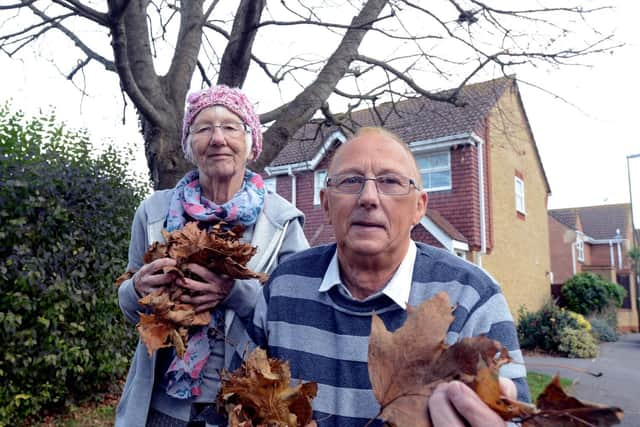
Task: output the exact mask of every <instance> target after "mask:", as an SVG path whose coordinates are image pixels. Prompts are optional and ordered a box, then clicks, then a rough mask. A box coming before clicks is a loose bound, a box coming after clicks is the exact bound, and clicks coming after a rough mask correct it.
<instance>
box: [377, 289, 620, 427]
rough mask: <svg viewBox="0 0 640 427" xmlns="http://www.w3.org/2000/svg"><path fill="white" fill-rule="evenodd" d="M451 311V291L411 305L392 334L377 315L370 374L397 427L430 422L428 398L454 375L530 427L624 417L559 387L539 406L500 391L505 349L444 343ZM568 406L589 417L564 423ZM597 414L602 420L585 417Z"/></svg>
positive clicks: (483, 343) (383, 414) (485, 342)
mask: <svg viewBox="0 0 640 427" xmlns="http://www.w3.org/2000/svg"><path fill="white" fill-rule="evenodd" d="M451 312H452V309H451V306H450V303H449V298H448V296H447V294H446V293H445V292H440V293H438V294H437V295H435V296H434V297H433V298H432V299H430V300H427V301H424V302H423V303H422V304H421V305H420V306H418V307H417V308H414V307H407V319H406V321H405V323H404V324H403V325H402V326H401V327H400V328H398V329H397V330H396V331H395V332H393V333H392V332H389V331H388V330H387V329H386V327H385V325H384V323H383V322H382V320H381V319H380V318H379V317H378V316H377V315H375V314H374V315H373V319H372V323H371V335H370V337H369V354H368V364H369V378H370V380H371V385H372V389H373V393H374V395H375V397H376V399H377V400H378V402H379V403H380V413H379V417H380V418H381V419H382V420H384V421H387V422H388V423H389V424H391V425H394V426H397V427H430V426H431V422H430V420H429V417H428V415H427V412H428V410H427V408H428V401H429V398H430V397H431V395H432V394H433V391H434V390H435V388H436V387H437V386H438V384H440V383H442V382H445V381H452V380H459V381H462V382H463V383H465V384H467V385H468V386H470V387H471V388H472V389H473V390H474V391H475V392H476V393H477V394H478V395H479V396H480V398H481V399H482V400H483V401H484V402H485V403H486V404H487V405H488V406H489V407H490V408H491V409H493V410H494V411H495V412H496V413H497V414H498V415H500V416H501V417H502V419H504V420H522V421H525V422H524V424H523V425H524V426H527V427H533V426H540V427H555V426H562V425H567V426H574V425H575V426H589V425H597V426H609V425H613V424H616V423H617V421H619V419H621V418H620V417H619V416H618V415H621V412H622V411H620V410H619V409H618V408H604V407H599V406H598V407H592V408H590V409H585V407H584V405H583V404H582V403H580V402H579V401H577V399H573V398H571V399H573V400H566V399H564V400H563V399H560V398H559V397H558V396H559V394H558V393H556V394H553V395H552V394H551V393H552V391H555V389H553V390H552V391H550V392H549V394H548V396H549V397H548V398H547V400H545V401H544V404H543V405H541V404H540V403H538V405H539V408H536V407H535V406H532V405H529V404H527V403H523V402H518V401H515V400H511V399H508V398H506V397H504V396H501V395H500V385H499V369H500V367H501V366H502V365H504V364H505V363H508V362H510V361H511V360H510V358H509V355H508V353H507V351H506V349H505V348H504V347H503V346H502V345H501V344H500V343H498V342H497V341H493V340H491V339H489V338H487V337H484V336H478V337H472V338H464V339H462V340H461V341H459V342H457V343H455V344H454V345H452V346H448V345H447V344H445V337H446V334H447V331H448V329H449V326H450V325H451V322H452V321H453V315H452V314H451ZM560 390H562V389H561V388H560ZM565 396H566V395H565ZM570 408H571V410H575V411H576V412H579V413H581V414H584V413H585V412H589V415H590V416H591V418H587V417H586V416H584V417H583V418H582V421H584V422H583V424H569V423H567V424H562V423H561V422H562V420H567V419H571V420H572V422H573V421H575V420H576V419H577V417H576V416H567V417H561V416H558V415H557V412H558V411H565V412H567V411H568V410H569V409H570ZM605 413H606V414H607V415H606V416H604V414H605ZM551 414H553V415H554V416H551ZM612 414H613V415H612ZM594 419H597V420H598V422H599V423H592V424H589V423H588V422H587V421H586V420H589V422H591V421H592V420H594ZM558 420H561V421H560V423H558ZM582 421H581V422H582Z"/></svg>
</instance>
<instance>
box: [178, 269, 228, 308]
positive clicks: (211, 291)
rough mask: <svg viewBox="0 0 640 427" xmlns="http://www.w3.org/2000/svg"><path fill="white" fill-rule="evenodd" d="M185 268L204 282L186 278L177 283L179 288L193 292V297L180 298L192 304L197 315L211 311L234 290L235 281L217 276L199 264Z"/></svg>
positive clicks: (183, 296)
mask: <svg viewBox="0 0 640 427" xmlns="http://www.w3.org/2000/svg"><path fill="white" fill-rule="evenodd" d="M185 267H186V268H187V269H188V270H189V271H191V272H192V273H194V274H195V275H196V276H198V277H199V278H201V279H202V280H203V281H198V280H194V279H189V278H186V277H185V278H180V279H178V280H177V281H176V283H177V284H178V285H179V286H182V287H183V288H185V289H189V290H190V291H191V295H187V294H183V295H182V296H180V301H182V302H184V303H187V304H191V305H192V306H193V307H194V308H195V311H196V313H201V312H203V311H206V310H211V309H212V308H213V307H215V306H216V305H218V304H219V303H220V302H221V301H223V300H224V299H225V298H226V297H227V295H229V292H230V291H231V288H233V282H234V281H233V279H232V278H231V277H229V276H227V275H224V274H216V273H214V272H212V271H210V270H208V269H206V268H205V267H203V266H201V265H199V264H187V265H186V266H185Z"/></svg>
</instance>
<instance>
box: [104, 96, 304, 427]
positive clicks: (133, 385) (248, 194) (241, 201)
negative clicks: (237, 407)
mask: <svg viewBox="0 0 640 427" xmlns="http://www.w3.org/2000/svg"><path fill="white" fill-rule="evenodd" d="M182 148H183V150H184V152H185V157H186V158H187V159H188V160H190V161H192V162H193V163H194V164H195V165H196V166H197V169H196V170H193V171H191V172H189V173H187V174H186V175H185V176H184V178H182V179H181V180H180V182H178V184H177V185H176V187H175V188H174V189H171V190H163V191H157V192H155V193H154V194H153V195H152V196H151V197H149V198H148V199H147V200H145V201H143V202H142V204H141V205H140V207H139V208H138V210H137V211H136V214H135V218H134V220H133V225H132V230H131V243H130V247H129V263H128V268H127V270H128V271H136V270H137V271H136V273H135V274H134V275H133V277H132V278H130V279H129V280H126V281H125V282H123V283H122V284H121V285H120V288H119V290H118V299H119V302H120V307H121V309H122V311H123V312H124V314H125V316H126V317H127V319H128V320H129V321H131V322H132V323H137V322H138V320H139V315H138V312H141V311H144V310H145V308H144V307H143V306H141V305H140V304H139V303H138V300H139V299H140V297H143V296H145V295H147V294H148V293H150V292H153V291H154V290H155V289H157V288H159V287H162V286H165V285H167V284H168V283H170V282H171V281H172V280H174V277H173V276H171V275H170V274H162V273H161V271H162V269H163V267H167V266H171V265H175V261H174V260H172V259H169V258H163V259H158V260H155V261H153V262H151V263H149V264H145V265H143V261H142V258H143V255H144V253H145V251H146V250H147V248H148V245H149V244H151V243H152V242H154V241H163V239H162V235H161V230H162V229H167V230H168V231H173V230H177V229H180V228H182V227H183V226H184V225H185V223H186V222H189V221H200V222H205V223H211V224H214V223H216V222H217V221H218V220H224V221H226V222H227V223H231V224H243V225H244V226H245V232H244V235H243V240H244V241H247V242H251V244H252V245H253V246H256V247H257V252H256V254H255V255H254V257H253V258H252V259H251V261H250V262H249V264H248V267H249V268H250V269H252V270H254V271H262V272H266V273H269V272H270V271H271V270H272V269H273V268H274V267H275V266H276V265H277V264H278V263H279V262H280V261H281V260H282V259H283V258H284V257H285V256H287V255H289V254H291V253H293V252H297V251H299V250H302V249H306V248H307V247H308V246H309V245H308V243H307V240H306V239H305V237H304V234H303V232H302V225H303V221H304V218H303V215H302V213H301V212H300V211H298V210H297V209H296V208H295V207H294V206H292V205H291V204H290V203H289V202H287V201H286V200H284V199H283V198H281V197H280V196H278V195H277V194H274V193H270V192H267V191H266V190H265V188H264V183H263V181H262V178H261V177H260V175H258V174H255V173H253V172H251V171H250V170H248V169H247V168H246V163H247V161H249V160H255V159H257V157H258V156H259V155H260V151H261V149H262V132H261V129H260V122H259V120H258V116H257V115H256V113H255V111H254V108H253V106H252V104H251V103H250V102H249V100H248V99H247V97H246V96H245V95H244V94H243V93H242V92H241V91H240V90H239V89H237V88H229V87H227V86H224V85H219V86H216V87H214V88H210V89H205V90H202V91H199V92H196V93H193V94H191V95H189V96H188V97H187V107H186V112H185V116H184V122H183V132H182ZM188 267H189V269H190V270H191V271H192V272H194V273H195V274H196V275H197V276H198V277H200V278H201V279H202V281H200V280H191V279H187V278H185V279H179V280H180V282H179V283H178V284H179V285H181V286H183V287H185V288H188V289H190V290H191V291H192V292H191V294H192V296H190V297H189V296H184V297H183V299H182V301H184V302H187V303H190V304H192V305H194V307H195V308H196V311H197V312H201V311H204V310H211V311H212V321H211V323H210V325H209V327H204V328H202V330H200V331H197V332H195V333H193V334H192V335H190V338H189V341H188V343H187V352H186V354H185V357H184V358H183V359H180V358H178V357H176V355H175V351H174V350H173V349H171V348H165V349H160V350H158V351H156V352H155V353H154V354H152V355H151V356H149V355H148V353H147V350H146V348H145V346H144V345H143V344H142V343H141V342H138V346H137V348H136V353H135V356H134V359H133V362H132V365H131V368H130V370H129V374H128V376H127V382H126V384H125V388H124V391H123V394H122V397H121V399H120V403H119V404H118V408H117V411H116V426H134V427H139V426H145V425H147V426H187V425H188V426H190V427H191V426H205V425H218V424H219V423H224V421H222V420H220V419H218V417H219V416H218V415H217V411H216V409H215V407H214V405H213V402H215V398H216V394H217V392H218V388H219V374H218V372H219V371H220V370H221V369H222V368H223V367H226V366H229V364H230V362H231V360H232V359H233V358H238V357H242V352H243V351H244V349H243V348H235V347H234V343H239V342H243V341H244V340H242V339H241V337H242V336H243V335H244V334H245V331H244V329H243V328H242V326H241V322H240V321H239V319H237V317H236V315H239V316H246V315H247V314H248V313H249V312H250V311H251V309H252V308H253V306H254V304H255V299H256V296H257V289H258V286H259V284H258V282H257V281H256V280H246V281H245V280H235V281H234V280H232V279H230V278H229V277H226V276H223V275H218V274H216V273H214V272H212V271H209V270H207V269H205V268H203V267H201V266H199V265H195V264H191V265H189V266H188ZM222 332H224V333H222Z"/></svg>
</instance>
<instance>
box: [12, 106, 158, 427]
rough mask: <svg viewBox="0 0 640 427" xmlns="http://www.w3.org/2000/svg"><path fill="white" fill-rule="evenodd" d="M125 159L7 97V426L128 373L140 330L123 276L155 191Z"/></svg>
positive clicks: (82, 132) (91, 392)
mask: <svg viewBox="0 0 640 427" xmlns="http://www.w3.org/2000/svg"><path fill="white" fill-rule="evenodd" d="M126 156H127V154H126V153H120V152H118V151H116V150H115V149H114V148H112V147H108V148H106V149H105V150H104V151H103V152H101V153H98V154H96V153H95V149H94V148H93V147H92V145H91V143H90V141H89V136H88V134H87V133H86V132H85V131H73V130H69V129H67V128H66V127H65V125H64V124H59V123H57V122H56V118H55V115H54V114H49V115H45V114H42V115H41V116H40V117H38V118H33V119H27V118H25V116H24V114H22V113H21V112H18V113H12V112H11V111H10V109H9V106H8V104H5V105H4V106H1V105H0V182H1V183H2V185H0V341H1V342H2V343H4V345H2V346H1V347H0V382H1V383H2V387H0V425H2V423H6V425H18V424H20V422H23V420H24V419H25V418H27V417H29V416H33V415H34V414H38V413H40V412H41V411H42V410H43V409H49V408H55V407H59V406H62V405H64V404H65V403H66V401H67V399H72V398H81V397H87V396H91V395H92V394H93V393H94V392H95V391H96V390H98V389H99V388H100V387H101V386H103V385H105V384H107V383H109V382H113V381H114V380H115V379H116V378H120V377H122V375H123V374H124V373H125V370H126V368H127V365H128V361H129V358H130V356H131V353H132V350H133V345H134V343H135V337H134V331H133V328H131V327H130V326H129V325H126V324H125V322H124V320H123V317H122V315H121V314H120V312H119V309H118V305H117V300H116V292H115V290H114V285H113V283H114V279H115V278H116V277H117V276H118V275H119V274H120V273H121V272H122V271H123V270H124V268H125V266H126V258H127V247H128V240H129V238H128V236H129V230H130V224H131V219H132V217H133V213H134V210H135V207H136V206H137V205H138V203H139V201H140V200H141V197H142V195H143V193H144V191H145V190H146V188H145V187H144V186H143V185H142V184H141V181H140V180H136V179H135V178H132V177H131V176H130V175H128V174H127V165H126V163H125V162H124V160H123V159H124V158H125V157H126ZM129 158H130V153H129Z"/></svg>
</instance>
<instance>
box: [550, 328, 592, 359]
mask: <svg viewBox="0 0 640 427" xmlns="http://www.w3.org/2000/svg"><path fill="white" fill-rule="evenodd" d="M558 350H560V351H561V352H562V353H566V354H567V356H569V357H576V358H590V357H596V356H597V355H598V343H597V342H596V340H595V339H594V338H593V335H591V334H590V333H589V331H586V330H584V329H576V328H570V327H567V328H564V329H563V330H562V331H561V334H560V343H559V345H558Z"/></svg>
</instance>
